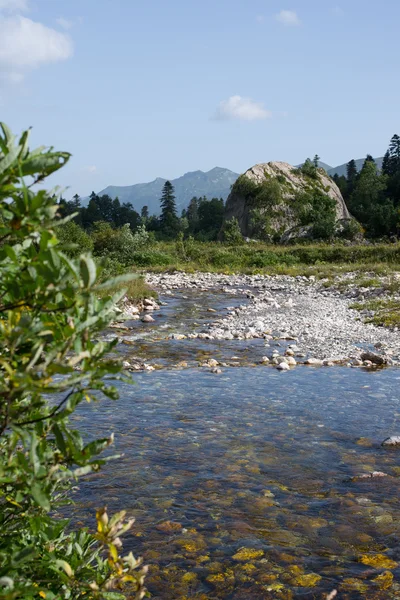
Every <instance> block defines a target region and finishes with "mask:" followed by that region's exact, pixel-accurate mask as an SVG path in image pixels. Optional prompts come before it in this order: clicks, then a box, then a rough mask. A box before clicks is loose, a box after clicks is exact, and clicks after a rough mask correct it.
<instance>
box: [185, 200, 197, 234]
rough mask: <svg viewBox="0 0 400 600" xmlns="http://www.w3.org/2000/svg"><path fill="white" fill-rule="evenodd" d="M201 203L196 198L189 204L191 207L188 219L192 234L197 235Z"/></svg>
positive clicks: (188, 208)
mask: <svg viewBox="0 0 400 600" xmlns="http://www.w3.org/2000/svg"><path fill="white" fill-rule="evenodd" d="M199 203H200V200H199V199H198V198H197V196H194V197H193V198H192V199H191V201H190V202H189V206H188V207H187V211H186V217H187V220H188V221H189V230H190V233H195V232H196V231H197V228H198V224H199Z"/></svg>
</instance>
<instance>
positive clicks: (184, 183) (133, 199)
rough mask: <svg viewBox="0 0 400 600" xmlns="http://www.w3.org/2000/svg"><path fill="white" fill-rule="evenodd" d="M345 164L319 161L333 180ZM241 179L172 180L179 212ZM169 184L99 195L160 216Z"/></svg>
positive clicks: (195, 175)
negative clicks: (190, 203)
mask: <svg viewBox="0 0 400 600" xmlns="http://www.w3.org/2000/svg"><path fill="white" fill-rule="evenodd" d="M364 160H365V158H359V159H358V160H356V165H357V169H358V171H360V170H361V168H362V166H363V164H364ZM382 160H383V159H382V158H376V159H375V162H376V164H377V165H378V168H379V169H380V168H381V167H382ZM346 164H347V163H344V164H343V165H339V166H337V167H331V166H330V165H328V164H326V163H323V162H320V163H319V166H320V167H322V168H323V169H325V171H326V172H327V173H328V175H330V176H331V177H333V176H334V175H335V174H337V175H339V176H340V175H346ZM238 177H239V173H234V172H233V171H230V170H229V169H223V168H221V167H215V168H214V169H211V171H207V172H204V171H191V172H189V173H185V174H184V175H182V176H181V177H178V178H177V179H171V180H170V181H171V183H172V185H173V186H174V189H175V197H176V206H177V209H178V213H180V212H181V210H182V209H183V208H186V207H187V205H188V204H189V201H190V200H191V198H193V196H197V197H201V196H206V197H207V198H208V199H209V200H211V198H223V199H224V200H226V199H227V197H228V196H229V193H230V191H231V187H232V185H233V184H234V183H235V181H236V179H237V178H238ZM166 181H167V179H163V178H162V177H157V179H154V181H150V182H149V183H136V184H135V185H127V186H118V185H110V186H108V187H106V188H105V189H104V190H101V192H99V196H102V195H103V194H108V195H109V196H111V198H116V197H117V196H118V198H119V199H120V202H121V203H123V202H130V203H131V204H132V205H133V207H134V209H135V210H137V211H138V212H140V211H141V209H142V207H143V206H148V208H149V213H150V214H159V212H160V198H161V192H162V188H163V186H164V184H165V182H166ZM87 201H88V199H87V198H82V203H83V204H87Z"/></svg>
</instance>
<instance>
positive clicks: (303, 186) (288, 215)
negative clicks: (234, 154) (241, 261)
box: [224, 162, 351, 236]
mask: <svg viewBox="0 0 400 600" xmlns="http://www.w3.org/2000/svg"><path fill="white" fill-rule="evenodd" d="M243 177H246V178H247V179H249V180H250V181H251V182H253V183H255V184H256V185H261V184H263V183H264V182H266V181H267V180H268V181H269V180H271V179H275V180H277V181H278V182H279V183H280V186H281V193H282V199H283V204H282V205H280V206H279V217H274V218H273V221H272V223H271V226H272V227H273V229H275V230H276V231H279V230H282V229H283V230H284V231H285V233H286V232H287V231H289V230H290V229H292V228H293V227H297V226H298V225H299V223H298V222H297V221H296V217H295V215H294V212H293V210H292V209H291V206H290V201H291V200H293V199H294V197H295V196H296V195H297V194H299V193H301V192H307V191H308V190H310V187H314V188H317V189H318V190H320V191H321V192H322V193H323V194H325V195H327V196H329V197H330V198H332V199H333V200H334V201H335V203H336V218H337V220H338V221H340V220H342V219H349V218H351V215H350V213H349V211H348V209H347V207H346V204H345V202H344V200H343V196H342V194H341V193H340V190H339V188H338V186H337V185H336V184H335V182H334V181H333V180H332V179H331V178H330V177H329V176H328V174H327V173H326V171H324V169H318V171H317V178H316V179H315V180H310V178H309V177H306V176H305V175H303V174H302V173H301V171H299V169H297V168H296V167H293V166H292V165H290V164H288V163H285V162H269V163H261V164H258V165H255V166H254V167H251V169H248V171H246V173H244V175H243ZM238 190H239V191H238ZM252 209H253V206H252V203H251V201H250V200H249V198H246V197H245V196H244V195H241V194H240V187H239V188H238V186H237V185H234V186H233V189H232V192H231V193H230V195H229V197H228V200H227V202H226V208H225V215H224V220H225V221H226V220H229V219H231V218H232V217H236V219H237V220H238V222H239V225H240V229H241V231H242V234H243V235H244V236H249V235H250V236H251V212H252ZM268 210H270V208H265V211H266V214H267V211H268Z"/></svg>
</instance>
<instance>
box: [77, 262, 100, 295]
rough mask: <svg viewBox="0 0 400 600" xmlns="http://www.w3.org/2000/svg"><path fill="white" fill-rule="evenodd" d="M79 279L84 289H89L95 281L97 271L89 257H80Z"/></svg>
mask: <svg viewBox="0 0 400 600" xmlns="http://www.w3.org/2000/svg"><path fill="white" fill-rule="evenodd" d="M80 264H81V277H82V281H83V285H84V287H85V288H89V287H91V286H92V285H93V284H94V282H95V281H96V277H97V269H96V264H95V262H94V260H93V259H92V258H91V257H90V256H81V261H80Z"/></svg>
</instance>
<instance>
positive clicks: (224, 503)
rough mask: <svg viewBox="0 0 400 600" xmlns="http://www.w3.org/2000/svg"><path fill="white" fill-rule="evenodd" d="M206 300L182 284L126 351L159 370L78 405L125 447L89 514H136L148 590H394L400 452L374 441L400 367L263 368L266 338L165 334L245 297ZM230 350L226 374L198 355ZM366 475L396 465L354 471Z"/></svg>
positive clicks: (86, 498) (396, 412) (99, 477)
mask: <svg viewBox="0 0 400 600" xmlns="http://www.w3.org/2000/svg"><path fill="white" fill-rule="evenodd" d="M187 296H189V295H187ZM197 300H198V301H197V303H196V302H195V303H193V297H190V296H189V297H188V298H187V299H185V298H182V297H181V296H179V295H178V297H177V298H176V299H174V300H170V301H169V302H170V304H169V306H168V307H165V308H163V310H162V313H163V315H161V316H160V317H158V319H157V322H158V324H157V325H156V326H152V325H151V326H150V327H148V326H144V325H137V326H136V325H135V328H136V329H135V330H134V331H133V332H129V333H128V334H126V336H125V337H126V339H125V342H126V341H129V342H133V343H134V346H131V345H130V343H128V344H126V343H125V344H121V346H120V351H121V352H123V353H124V354H128V355H129V353H130V352H133V351H134V352H135V353H136V354H137V355H143V356H146V358H147V359H149V358H153V359H154V362H157V363H160V364H162V365H163V367H164V368H163V369H160V370H156V371H153V372H151V373H137V374H135V375H134V378H135V381H136V383H137V385H134V386H129V385H125V384H123V385H121V386H120V394H121V397H120V400H119V401H118V402H117V403H113V402H111V401H102V402H101V404H99V405H87V406H85V407H82V409H81V410H80V412H79V414H78V415H77V419H78V423H77V424H78V425H79V427H80V428H82V429H83V430H84V431H86V432H87V434H88V435H89V436H91V437H92V436H93V437H95V436H103V435H107V434H108V433H109V432H110V431H114V432H115V440H116V441H115V447H116V450H117V451H118V452H122V453H124V456H123V458H122V459H120V460H119V461H117V462H113V463H110V464H109V465H108V466H107V467H105V468H104V469H103V470H102V471H101V472H100V473H99V474H96V475H93V476H91V478H90V479H88V480H87V481H86V482H84V483H83V484H81V486H80V490H79V492H78V496H77V501H78V506H77V512H78V513H79V518H80V519H81V521H82V523H85V524H86V523H88V522H89V523H91V522H92V521H91V519H92V515H93V509H94V508H95V507H99V506H103V505H107V506H108V508H109V510H110V512H113V511H116V510H118V509H121V508H125V509H127V510H128V512H129V514H131V515H134V516H135V517H136V519H137V521H136V524H135V528H134V534H133V535H132V536H130V537H128V538H127V539H126V540H125V542H124V547H125V549H126V550H132V551H133V552H134V554H135V555H142V556H143V557H144V559H145V562H146V563H147V564H149V565H151V567H150V572H149V576H148V579H147V584H148V588H149V590H150V591H151V593H152V597H153V598H158V599H163V600H167V599H168V600H172V599H175V598H176V599H178V598H179V599H184V598H193V599H197V600H207V599H209V600H211V599H220V598H221V599H222V598H226V599H249V600H250V599H252V600H253V599H264V598H266V599H269V598H283V599H289V598H306V599H311V598H326V594H328V593H330V592H331V591H332V590H334V589H336V590H338V595H337V596H336V597H337V598H345V599H347V598H349V599H353V598H354V599H356V598H370V599H380V598H382V599H386V598H399V597H400V584H399V583H397V582H400V580H399V577H400V567H399V566H398V563H400V539H399V532H400V499H399V493H398V488H399V477H400V450H398V451H397V450H387V449H385V448H383V447H382V446H381V442H382V440H383V439H385V438H386V437H388V436H390V435H399V434H400V422H399V416H400V400H399V383H400V370H398V369H387V370H383V371H376V372H368V371H366V370H363V369H351V368H344V367H332V368H317V369H315V368H312V367H304V366H298V367H296V368H295V369H294V370H292V371H290V372H284V373H280V372H278V371H276V370H275V369H274V368H272V367H265V366H254V365H255V364H256V363H257V362H258V360H259V357H260V355H262V353H263V350H262V340H257V341H251V342H248V341H246V342H238V341H231V342H218V343H217V342H205V341H201V340H182V341H176V340H170V341H165V340H159V341H157V338H158V337H160V333H161V332H163V333H162V335H165V334H166V333H165V332H167V333H168V332H170V331H183V332H184V329H185V327H186V325H187V324H188V322H189V321H190V322H191V323H193V320H195V321H196V322H198V323H199V326H201V323H203V322H205V321H207V320H210V318H216V317H215V315H214V316H213V317H210V313H208V312H207V311H208V308H209V307H210V306H212V307H213V308H216V309H217V310H221V309H222V307H225V306H228V305H229V306H233V305H234V303H235V302H238V301H240V302H243V299H242V298H240V299H238V298H237V297H235V296H234V295H233V296H232V298H228V299H227V297H226V295H224V297H223V298H221V297H220V296H218V295H208V296H207V295H203V296H201V298H199V297H198V296H197ZM196 304H197V306H196ZM174 316H175V317H176V318H175V319H174ZM234 354H235V355H239V357H240V360H239V361H238V363H235V364H240V365H242V366H240V367H238V366H236V367H235V366H232V367H227V368H224V369H223V372H222V374H219V375H216V374H213V373H211V372H210V371H209V370H205V369H200V368H198V367H197V366H194V365H196V364H197V361H198V360H201V358H202V357H203V356H205V355H209V356H212V357H214V358H217V360H222V359H223V360H227V361H229V359H230V358H232V356H234ZM182 360H185V361H186V362H187V363H188V365H189V366H188V368H181V369H179V368H172V367H173V366H175V365H176V364H177V363H179V361H182ZM192 365H193V366H192ZM246 365H247V366H246ZM373 471H380V472H384V473H385V474H386V475H387V476H385V477H374V478H361V479H359V478H358V477H359V476H360V475H367V474H370V473H371V472H373Z"/></svg>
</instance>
